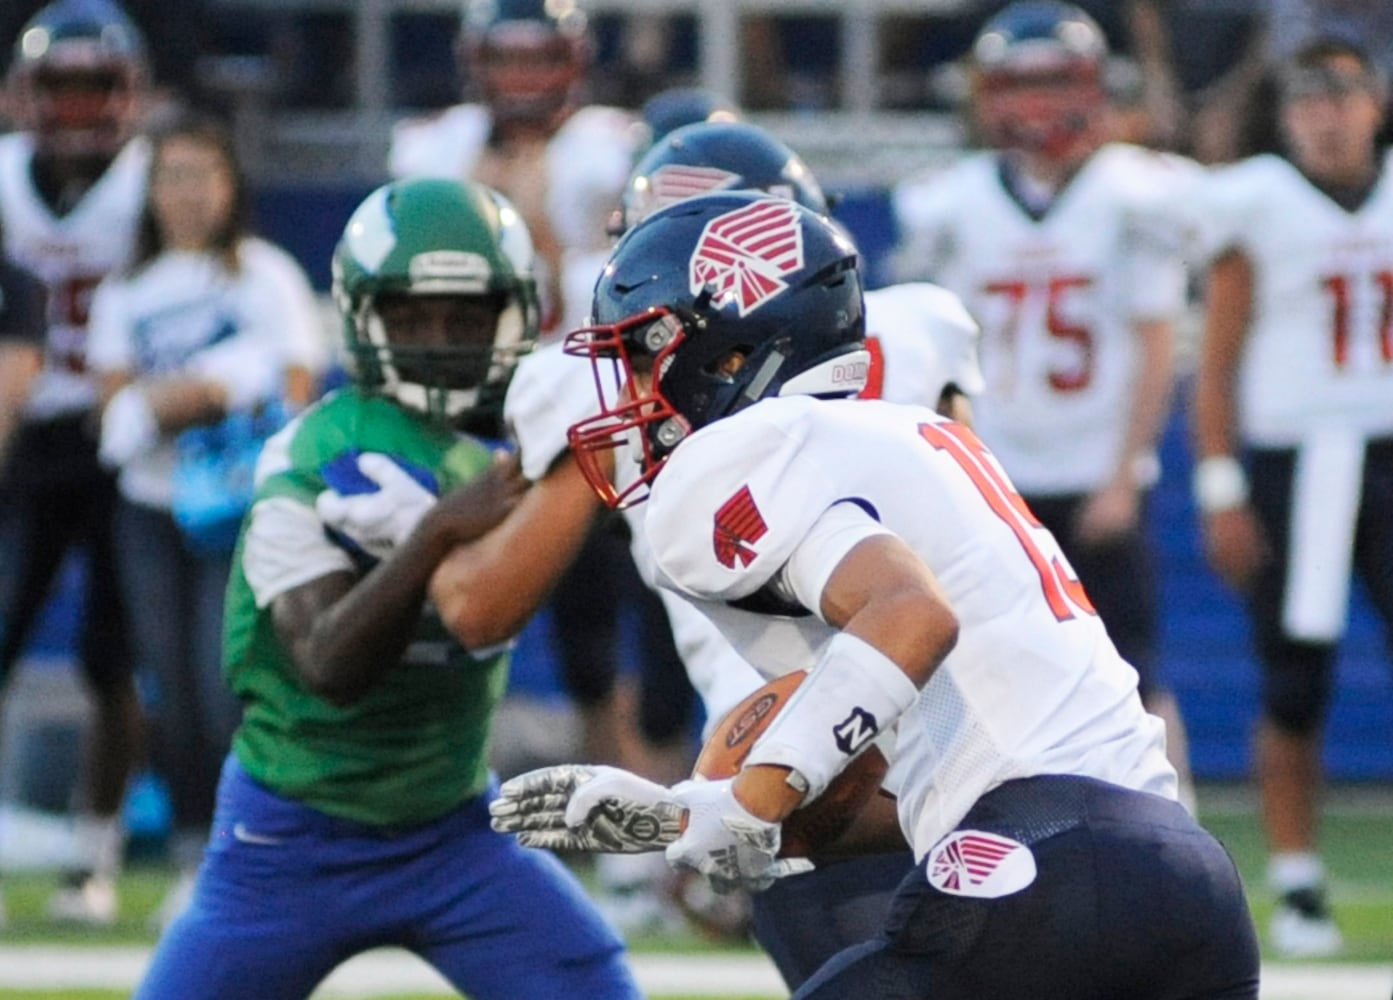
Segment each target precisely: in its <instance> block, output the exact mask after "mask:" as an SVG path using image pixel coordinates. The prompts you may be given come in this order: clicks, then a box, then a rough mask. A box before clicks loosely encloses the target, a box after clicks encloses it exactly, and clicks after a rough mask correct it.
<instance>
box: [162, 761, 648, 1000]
mask: <svg viewBox="0 0 1393 1000" xmlns="http://www.w3.org/2000/svg"><path fill="white" fill-rule="evenodd" d="M491 797H492V792H490V794H488V795H481V796H479V797H477V798H475V799H473V800H471V801H469V802H467V803H466V804H465V805H463V806H462V807H461V808H460V809H458V810H457V811H455V812H453V813H451V814H450V815H448V816H446V817H445V818H444V819H441V820H437V821H435V822H433V823H428V824H425V825H424V826H418V827H412V828H410V829H408V830H404V831H382V830H378V829H375V828H372V827H365V826H362V825H361V824H357V823H350V822H347V821H344V820H339V819H334V818H332V817H329V816H326V815H325V814H323V813H321V812H318V811H316V810H313V809H309V808H307V807H306V806H303V805H301V804H299V803H297V802H293V801H290V800H288V799H284V798H282V797H280V796H278V795H276V794H274V793H272V792H271V791H269V790H268V789H266V788H265V787H263V786H261V785H259V784H257V783H256V782H255V781H253V780H252V779H251V778H250V777H249V776H248V775H247V773H246V772H245V771H244V770H243V769H242V768H241V766H240V765H239V764H238V763H237V761H236V758H235V757H231V756H230V757H229V758H228V762H227V765H226V766H225V767H224V769H223V776H222V781H221V783H220V785H219V789H218V809H217V815H216V817H215V819H214V823H213V832H212V836H211V838H210V840H209V844H208V849H207V852H206V853H205V855H204V861H203V867H202V868H201V869H200V870H199V874H198V885H197V889H196V891H195V895H194V899H193V902H192V904H191V905H190V907H189V909H188V910H187V911H186V912H185V913H184V915H183V916H182V917H181V918H180V919H179V920H178V921H176V922H175V923H174V924H173V925H172V926H171V927H170V929H169V930H168V931H167V932H166V934H165V936H164V937H163V939H162V940H161V941H160V944H159V947H158V948H157V949H156V952H155V957H154V960H153V962H152V964H151V966H150V969H149V970H148V971H147V973H146V976H145V980H144V982H143V983H141V985H140V988H139V989H138V990H137V991H136V994H135V996H136V998H137V1000H190V998H192V997H206V998H210V1000H211V998H214V997H216V998H217V1000H303V998H305V997H308V996H309V995H310V993H311V992H312V991H313V990H314V988H315V985H316V984H317V983H319V981H320V980H322V979H323V978H324V977H325V976H327V975H328V974H329V972H330V971H331V970H332V969H333V968H334V967H335V966H337V965H338V964H340V963H341V962H343V961H345V960H347V959H348V958H350V957H352V956H353V955H355V954H358V953H359V952H362V951H366V950H368V949H370V948H374V947H379V946H396V947H400V948H405V949H407V950H408V951H412V952H415V953H416V954H417V955H419V956H421V958H423V959H425V961H427V962H429V963H430V964H431V965H432V966H434V967H435V968H436V969H438V970H439V971H440V972H441V974H442V975H444V976H445V977H446V978H447V979H449V980H450V982H451V983H453V984H454V985H455V987H456V988H457V989H459V990H460V991H461V992H463V993H467V994H468V995H469V997H471V998H472V1000H556V998H558V997H577V998H579V997H585V998H587V1000H590V998H593V1000H636V998H639V997H640V996H641V994H640V993H639V990H638V986H637V985H636V984H635V982H634V980H633V978H632V976H631V975H630V973H629V971H628V969H627V967H626V965H625V961H624V946H623V943H622V942H621V941H620V939H619V937H618V936H617V935H616V934H615V932H614V931H613V930H612V929H610V928H609V927H608V926H607V925H606V924H605V923H604V921H603V920H602V919H601V918H600V916H599V915H598V913H597V912H596V910H595V909H594V907H593V906H592V905H591V904H590V902H589V900H588V899H587V898H586V897H585V893H584V891H583V889H582V888H581V886H580V884H579V883H578V882H577V881H576V880H575V879H574V878H573V877H572V876H571V874H570V872H569V871H567V869H566V868H565V866H563V865H562V864H561V863H560V862H559V861H557V860H556V858H555V857H553V856H552V855H551V854H549V853H547V852H545V851H535V850H531V849H529V848H525V847H520V846H518V843H517V841H516V839H514V838H513V837H510V836H505V835H502V834H497V833H494V832H493V831H492V830H490V829H489V824H488V800H489V799H490V798H491Z"/></svg>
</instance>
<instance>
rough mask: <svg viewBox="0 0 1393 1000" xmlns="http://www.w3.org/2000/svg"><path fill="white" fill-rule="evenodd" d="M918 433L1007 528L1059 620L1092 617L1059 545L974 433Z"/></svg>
mask: <svg viewBox="0 0 1393 1000" xmlns="http://www.w3.org/2000/svg"><path fill="white" fill-rule="evenodd" d="M919 434H920V435H921V436H922V437H923V438H924V440H925V441H927V442H928V443H929V444H931V445H933V446H934V447H935V448H937V449H938V450H939V451H944V452H947V453H948V455H949V456H950V457H952V459H953V460H954V461H955V462H957V463H958V465H960V466H961V467H962V470H963V471H964V472H966V473H967V475H968V478H969V479H971V480H972V483H973V485H974V486H976V487H977V490H978V492H980V493H981V494H982V498H983V499H984V500H986V501H987V504H988V505H989V506H990V507H991V509H992V511H993V512H994V513H995V514H996V516H997V517H999V518H1001V520H1002V521H1004V522H1006V526H1007V527H1008V528H1010V529H1011V532H1012V534H1014V535H1015V536H1016V540H1017V541H1018V542H1020V543H1021V548H1022V549H1024V550H1025V554H1026V556H1027V557H1029V559H1030V562H1031V565H1033V566H1034V567H1035V572H1036V573H1038V574H1039V575H1040V587H1041V589H1043V590H1044V592H1045V600H1046V601H1047V602H1049V606H1050V610H1051V611H1052V612H1054V616H1055V618H1056V619H1058V620H1059V621H1068V620H1069V619H1071V618H1074V617H1076V616H1077V615H1079V614H1086V615H1096V614H1097V613H1098V612H1097V611H1095V610H1094V608H1093V602H1092V601H1090V600H1089V599H1088V595H1087V594H1086V593H1084V589H1083V584H1081V583H1080V582H1079V579H1078V576H1077V575H1075V573H1074V570H1073V567H1071V566H1070V565H1069V561H1068V560H1067V559H1065V558H1064V553H1063V552H1061V551H1060V549H1059V543H1058V542H1057V541H1055V539H1054V536H1053V535H1051V534H1050V533H1049V532H1048V531H1046V530H1045V526H1044V525H1042V524H1041V523H1040V522H1039V520H1037V519H1036V517H1035V515H1034V514H1033V513H1031V510H1030V508H1029V507H1027V506H1026V503H1025V500H1024V499H1023V498H1022V497H1021V495H1020V494H1019V493H1017V492H1016V490H1015V487H1013V486H1012V485H1011V483H1010V482H1009V481H1008V480H1007V479H1006V477H1005V476H1004V475H1002V473H1001V469H1000V467H999V466H998V465H997V464H996V460H995V459H994V458H992V456H991V453H990V452H988V451H987V449H986V446H985V445H983V444H982V442H981V441H980V440H979V439H978V438H977V435H976V434H973V433H972V431H970V430H968V429H967V428H966V427H964V426H963V425H962V424H954V423H944V424H920V425H919Z"/></svg>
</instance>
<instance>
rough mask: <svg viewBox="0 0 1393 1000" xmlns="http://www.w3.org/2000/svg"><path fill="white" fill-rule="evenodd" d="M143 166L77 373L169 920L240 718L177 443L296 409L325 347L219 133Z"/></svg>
mask: <svg viewBox="0 0 1393 1000" xmlns="http://www.w3.org/2000/svg"><path fill="white" fill-rule="evenodd" d="M152 156H153V158H152V162H151V167H150V188H149V198H148V200H147V203H146V206H145V210H144V212H143V214H142V216H141V221H140V235H139V242H138V244H137V248H136V254H135V259H134V261H133V262H132V263H131V265H130V266H129V267H128V268H126V269H124V270H123V271H121V272H119V273H117V274H115V275H112V276H111V277H108V278H107V280H106V281H104V282H103V283H102V285H101V286H100V287H99V288H98V289H97V292H96V295H95V296H94V297H93V303H92V328H91V341H90V344H89V347H88V362H89V364H90V365H91V366H92V368H93V370H94V371H95V372H96V373H97V374H99V375H100V376H101V379H102V394H103V398H104V399H105V401H106V402H105V409H104V411H103V415H102V438H101V457H102V459H103V461H104V462H105V463H106V464H107V465H108V466H110V467H111V468H113V469H116V470H118V471H119V480H118V486H119V489H120V493H121V500H120V505H119V508H118V511H117V517H116V525H117V527H116V538H117V548H118V553H119V555H120V571H121V574H120V575H121V581H122V584H123V588H124V593H125V595H126V598H127V605H128V607H129V608H130V613H131V623H132V626H133V635H134V640H135V649H136V653H137V661H138V663H139V664H140V666H141V668H142V669H144V670H148V671H150V673H151V675H152V677H153V679H154V680H155V681H156V683H157V695H156V699H155V704H154V711H153V719H154V737H155V757H154V760H155V765H156V770H157V772H158V773H159V774H161V775H162V776H163V778H164V779H165V781H166V783H167V784H168V786H169V790H170V798H171V801H172V805H173V811H174V840H173V843H172V845H171V846H172V853H173V856H174V860H175V862H176V864H177V865H178V867H179V869H180V872H181V879H182V886H181V887H180V889H179V890H177V891H176V894H175V895H174V896H172V897H171V900H170V901H169V902H170V906H169V911H170V912H167V913H166V914H165V916H166V917H168V916H172V911H174V910H177V909H178V908H179V900H180V895H181V894H182V895H186V894H187V890H188V889H190V888H191V886H192V883H193V873H194V870H195V869H196V867H197V864H198V859H199V856H200V853H201V849H202V845H203V841H204V840H205V839H206V837H207V832H208V824H209V823H210V822H211V820H212V816H213V797H214V791H215V789H216V786H217V781H218V771H219V769H220V768H221V766H222V761H223V758H224V757H225V756H226V755H227V749H228V746H229V743H230V741H231V737H232V731H233V730H234V729H235V728H236V725H237V720H238V715H239V709H238V705H237V702H236V700H235V699H234V698H233V697H232V695H231V693H230V692H229V691H228V690H227V688H226V686H225V685H224V684H223V681H222V673H221V655H220V649H221V642H222V624H223V615H222V610H223V597H224V591H225V590H226V588H227V580H228V576H229V574H230V572H231V568H232V547H231V544H230V541H231V539H230V538H229V539H227V540H226V541H227V542H228V544H223V543H222V541H221V540H216V539H208V540H203V539H200V538H198V537H195V536H191V535H190V534H189V533H187V532H186V531H185V530H182V529H181V525H180V523H179V521H177V520H176V517H175V505H176V499H177V497H176V494H177V484H178V483H179V474H180V471H181V469H180V464H181V461H189V460H197V456H196V455H194V456H190V455H189V454H187V452H188V449H189V448H190V447H191V446H192V444H191V443H190V442H188V441H187V440H185V441H183V442H181V441H180V439H179V435H180V432H181V431H184V430H186V429H187V428H190V427H196V426H203V425H210V424H216V423H218V422H220V421H223V420H224V418H227V417H229V415H237V414H239V413H245V412H247V411H250V410H252V409H254V408H258V407H266V406H268V405H271V404H272V403H274V402H278V401H279V400H280V399H281V398H284V399H285V400H286V401H287V402H289V403H291V404H293V405H294V406H296V407H303V406H304V405H306V404H307V403H309V402H310V400H311V398H312V397H313V395H314V391H313V384H314V379H315V376H316V374H317V373H318V372H319V371H321V370H322V369H323V367H324V365H325V362H326V357H325V355H326V353H327V350H326V345H325V338H324V335H323V331H322V330H321V328H320V326H321V324H320V319H319V314H318V308H317V305H316V303H315V298H314V292H313V290H312V289H311V288H310V285H309V280H308V279H307V278H306V277H305V274H304V272H303V271H302V270H301V269H300V266H299V265H298V264H296V263H295V261H294V259H293V258H291V257H290V255H289V254H287V253H286V252H285V251H283V250H281V249H280V248H279V247H276V246H274V245H272V244H270V243H267V242H266V241H264V240H261V239H258V238H256V237H254V236H251V235H249V232H248V209H249V205H248V196H247V190H246V187H245V184H244V183H243V180H242V176H241V171H240V170H239V168H238V165H237V159H236V155H235V151H234V150H233V148H232V141H231V138H230V137H229V135H228V133H227V131H226V130H225V129H223V128H222V127H221V126H219V125H217V124H215V123H213V122H211V121H208V120H204V119H198V118H189V119H186V120H183V121H180V122H177V123H175V124H173V125H171V126H170V127H168V128H167V129H166V130H164V131H162V132H161V133H160V134H159V135H158V136H157V138H156V139H155V140H154V144H153V150H152ZM271 429H274V428H267V430H271ZM257 443H258V442H257V441H256V440H255V439H250V440H243V441H240V442H239V441H237V440H235V439H234V440H229V441H227V442H225V443H224V447H226V448H229V449H236V448H242V449H246V448H248V447H252V448H255V447H256V445H257ZM181 444H182V445H183V447H182V448H181ZM227 457H228V458H229V459H231V458H234V457H235V456H227ZM234 486H235V484H228V489H233V488H234ZM248 499H249V498H248ZM236 520H238V521H240V516H237V517H236ZM200 541H206V542H207V544H200Z"/></svg>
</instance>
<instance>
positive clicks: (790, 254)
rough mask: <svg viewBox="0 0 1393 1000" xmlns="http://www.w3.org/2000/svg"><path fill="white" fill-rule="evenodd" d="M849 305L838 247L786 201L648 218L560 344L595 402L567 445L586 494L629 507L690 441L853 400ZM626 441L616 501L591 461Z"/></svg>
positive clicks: (857, 290) (689, 206)
mask: <svg viewBox="0 0 1393 1000" xmlns="http://www.w3.org/2000/svg"><path fill="white" fill-rule="evenodd" d="M862 294H863V281H862V276H861V269H860V260H859V257H858V255H857V252H856V248H855V246H854V245H853V244H852V242H851V240H850V239H849V238H848V237H847V236H846V234H845V233H844V232H843V231H842V230H841V229H840V228H839V227H838V226H837V225H836V224H835V223H833V222H831V221H830V220H829V219H827V218H825V217H824V216H822V215H819V214H817V213H816V212H813V211H810V210H809V209H807V208H804V207H803V206H802V205H799V204H798V203H797V202H794V201H791V200H789V199H786V198H771V197H769V196H768V195H764V194H759V193H755V192H748V191H746V192H730V193H721V194H710V195H700V196H697V197H694V198H689V199H687V200H685V201H681V202H678V203H677V204H675V205H670V206H668V207H667V208H664V209H661V210H659V211H658V212H656V213H654V214H653V215H650V216H648V217H647V218H646V219H644V220H643V221H642V222H640V223H639V224H638V225H637V226H635V227H634V228H633V229H631V230H629V232H628V233H626V234H625V235H624V238H623V239H621V240H620V241H619V243H618V245H617V246H616V247H615V248H614V253H613V254H612V255H611V257H610V259H609V263H608V264H606V265H605V269H604V272H603V273H602V274H601V275H600V279H599V281H598V283H597V284H596V286H595V300H594V305H593V312H592V315H593V323H594V325H592V326H590V327H587V328H585V329H582V330H577V331H576V332H574V333H572V334H570V335H569V336H568V337H567V338H566V351H567V352H568V353H570V354H574V355H578V356H582V357H588V358H590V359H591V362H592V365H593V366H594V374H595V384H596V389H597V391H598V393H599V396H600V411H599V414H598V415H597V416H595V417H592V418H590V419H588V420H583V421H581V422H580V423H578V424H576V425H575V426H574V427H572V428H571V432H570V443H571V449H572V452H573V454H575V456H576V458H577V460H578V461H579V463H580V466H581V469H582V471H584V473H585V475H586V478H587V479H588V480H589V481H590V484H591V486H593V487H594V488H595V490H596V492H597V493H599V495H600V496H601V498H602V499H604V500H605V502H606V503H608V504H609V505H610V506H613V507H627V506H632V505H633V504H635V503H638V502H640V501H642V500H643V499H644V498H646V496H647V487H648V484H649V483H651V482H652V480H653V477H654V476H656V475H657V474H658V471H659V470H660V469H661V468H662V465H663V463H664V462H665V461H666V460H667V457H668V455H670V454H671V452H672V450H673V449H674V448H675V447H677V445H678V444H680V443H681V442H682V441H683V440H684V439H685V438H686V437H687V436H688V435H689V434H691V433H692V432H693V431H695V430H698V429H700V428H702V427H704V426H706V425H707V424H710V423H711V422H713V421H716V420H720V419H722V418H723V417H727V416H730V415H731V414H733V413H738V412H739V411H740V410H742V409H744V408H745V407H747V406H750V405H751V404H753V403H755V402H758V401H759V400H761V399H765V398H767V397H770V396H780V395H784V396H787V395H816V396H851V395H855V394H856V393H858V392H860V391H861V389H862V388H863V387H864V385H865V381H866V375H867V373H868V370H869V364H870V355H869V354H868V352H867V351H866V345H865V315H864V303H863V299H862ZM631 440H632V441H635V442H637V444H638V447H639V448H640V449H641V456H640V459H641V461H640V467H641V473H640V475H639V478H638V480H637V481H635V482H634V483H632V484H628V485H625V486H623V487H616V486H615V485H614V483H612V482H611V480H610V478H609V476H608V473H607V470H606V464H605V456H607V455H609V454H610V453H611V452H613V451H614V449H617V448H621V447H623V446H624V445H626V444H627V443H628V442H630V441H631Z"/></svg>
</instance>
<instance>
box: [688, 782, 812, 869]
mask: <svg viewBox="0 0 1393 1000" xmlns="http://www.w3.org/2000/svg"><path fill="white" fill-rule="evenodd" d="M734 785H735V779H734V778H725V779H723V780H720V781H703V780H700V779H694V780H691V781H684V782H682V783H681V784H680V785H677V786H675V787H674V788H673V789H672V791H671V793H670V794H671V795H672V796H673V797H674V799H675V800H676V802H677V803H678V805H680V806H681V807H682V808H683V810H684V811H685V813H686V817H687V821H686V824H685V826H684V828H683V833H682V835H681V836H680V837H679V838H677V840H675V841H674V842H673V843H672V844H670V845H668V848H667V861H668V864H670V865H672V866H673V867H674V868H690V869H692V870H693V871H695V872H697V873H698V874H700V875H703V876H705V877H706V879H707V881H709V882H710V883H711V887H712V888H713V889H715V890H716V891H717V892H720V893H726V892H733V891H735V890H736V889H745V890H748V891H750V892H760V891H762V890H764V889H768V888H769V887H770V886H771V885H773V884H774V882H775V880H776V879H780V878H783V877H784V876H786V875H796V874H798V873H799V872H806V871H811V870H812V869H813V863H812V862H811V861H809V860H808V859H807V858H780V857H779V846H780V832H779V824H778V823H771V822H769V821H767V820H763V819H760V818H759V817H758V816H756V815H754V814H753V813H751V812H750V811H749V810H748V809H746V808H745V807H744V806H743V805H741V804H740V802H739V800H738V799H736V797H735V791H734Z"/></svg>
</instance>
